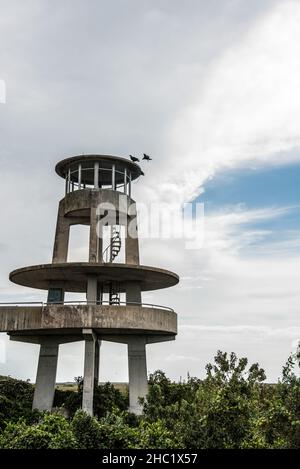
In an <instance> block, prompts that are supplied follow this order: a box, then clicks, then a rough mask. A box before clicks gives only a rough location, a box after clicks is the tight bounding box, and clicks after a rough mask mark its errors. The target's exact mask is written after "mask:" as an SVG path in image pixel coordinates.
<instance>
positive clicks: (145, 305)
mask: <svg viewBox="0 0 300 469" xmlns="http://www.w3.org/2000/svg"><path fill="white" fill-rule="evenodd" d="M31 305H32V306H41V307H42V308H44V307H46V306H51V305H61V306H64V305H66V306H72V305H73V306H76V305H79V306H80V305H87V306H89V305H96V306H106V305H107V306H117V307H118V306H140V307H142V308H153V309H164V310H166V311H171V312H174V310H173V309H172V308H169V307H168V306H162V305H156V304H152V303H139V302H136V301H120V303H119V304H118V305H115V304H114V305H112V304H111V302H110V301H105V300H104V301H87V300H82V301H58V302H51V303H47V302H43V301H22V302H15V301H14V302H9V301H6V302H2V303H0V308H1V306H31Z"/></svg>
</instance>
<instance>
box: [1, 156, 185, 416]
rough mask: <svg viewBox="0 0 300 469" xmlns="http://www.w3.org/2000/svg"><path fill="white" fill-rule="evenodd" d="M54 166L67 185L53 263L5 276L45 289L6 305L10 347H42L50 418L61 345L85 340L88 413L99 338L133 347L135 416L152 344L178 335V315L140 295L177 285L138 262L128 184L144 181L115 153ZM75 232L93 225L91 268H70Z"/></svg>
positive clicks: (42, 403)
mask: <svg viewBox="0 0 300 469" xmlns="http://www.w3.org/2000/svg"><path fill="white" fill-rule="evenodd" d="M55 169H56V173H57V174H58V175H59V176H61V177H62V178H63V179H65V197H64V198H63V199H62V200H61V201H60V202H59V207H58V217H57V225H56V234H55V242H54V249H53V258H52V263H51V264H41V265H33V266H29V267H23V268H20V269H17V270H14V271H13V272H11V274H10V276H9V278H10V280H11V281H12V282H14V283H16V284H19V285H23V286H27V287H31V288H37V289H43V290H47V292H48V297H47V301H45V303H13V304H11V303H2V304H1V305H0V331H1V332H7V333H8V334H9V336H10V339H11V340H15V341H20V342H29V343H35V344H40V353H39V362H38V369H37V376H36V386H35V393H34V400H33V408H36V409H39V410H48V411H51V409H52V406H53V398H54V390H55V380H56V370H57V361H58V351H59V345H60V344H64V343H68V342H75V341H84V342H85V352H84V386H83V398H82V408H83V409H84V410H85V411H86V412H88V413H89V414H93V391H94V386H95V384H97V383H98V381H99V351H100V344H101V341H102V340H106V341H110V342H119V343H124V344H127V348H128V369H129V402H130V410H131V412H134V413H136V414H139V413H141V407H140V405H139V399H138V398H139V397H144V396H145V395H146V393H147V365H146V345H147V344H151V343H155V342H163V341H168V340H173V339H174V338H175V335H176V334H177V315H176V313H175V312H174V311H173V310H172V309H171V308H168V307H163V306H157V305H152V304H144V303H143V302H142V292H143V291H150V290H157V289H161V288H167V287H171V286H173V285H175V284H177V283H178V281H179V278H178V276H177V275H176V274H174V273H173V272H170V271H167V270H164V269H159V268H156V267H149V266H144V265H141V264H140V261H139V240H138V233H137V212H136V204H135V201H134V200H133V199H132V197H131V191H132V187H131V186H132V181H134V180H136V179H137V178H138V177H139V176H140V175H141V174H142V171H141V169H140V167H139V166H138V165H137V164H135V163H133V162H131V161H129V160H127V159H125V158H120V157H116V156H108V155H87V156H83V155H81V156H74V157H71V158H67V159H64V160H62V161H60V162H59V163H58V164H57V165H56V168H55ZM72 225H89V226H90V236H89V257H88V259H87V260H86V262H68V261H67V259H68V247H69V233H70V227H71V226H72ZM105 243H106V245H105ZM121 257H122V259H121ZM121 260H122V261H121ZM66 292H77V293H85V294H86V300H84V301H65V294H66ZM21 361H22V357H20V362H21Z"/></svg>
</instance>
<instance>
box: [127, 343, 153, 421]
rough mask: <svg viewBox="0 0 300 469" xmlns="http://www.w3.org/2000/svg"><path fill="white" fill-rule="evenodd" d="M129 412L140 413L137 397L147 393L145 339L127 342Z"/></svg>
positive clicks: (140, 407) (140, 408)
mask: <svg viewBox="0 0 300 469" xmlns="http://www.w3.org/2000/svg"><path fill="white" fill-rule="evenodd" d="M128 371H129V410H130V412H133V413H134V414H136V415H140V414H141V413H142V406H141V405H140V404H139V397H146V395H147V392H148V381H147V362H146V339H145V338H143V337H134V336H132V337H130V339H129V340H128Z"/></svg>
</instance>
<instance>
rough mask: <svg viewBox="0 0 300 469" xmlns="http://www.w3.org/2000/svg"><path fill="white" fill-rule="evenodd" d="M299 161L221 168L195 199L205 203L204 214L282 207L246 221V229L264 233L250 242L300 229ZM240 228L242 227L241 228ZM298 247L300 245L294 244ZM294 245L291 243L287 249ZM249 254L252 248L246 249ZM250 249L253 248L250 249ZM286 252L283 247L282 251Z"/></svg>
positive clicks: (285, 235)
mask: <svg viewBox="0 0 300 469" xmlns="http://www.w3.org/2000/svg"><path fill="white" fill-rule="evenodd" d="M299 187H300V164H299V163H294V164H292V163H291V164H287V165H284V166H280V165H278V166H275V167H261V166H260V167H257V168H255V167H254V168H253V167H252V168H251V167H250V168H249V167H247V168H242V169H240V168H237V169H234V170H226V171H220V173H217V174H215V175H214V176H213V178H212V179H211V180H209V181H208V182H206V184H205V185H204V192H203V193H202V194H201V195H200V196H199V197H197V199H196V200H195V201H196V202H203V203H204V204H205V213H206V214H207V215H212V214H216V213H218V212H219V211H224V210H225V211H226V210H227V211H228V212H229V211H230V210H232V208H233V207H235V210H236V209H238V210H241V211H243V210H254V209H263V208H274V209H279V210H280V208H282V209H283V211H282V213H279V214H278V215H277V216H276V217H274V218H273V217H272V218H268V217H267V218H265V219H259V220H256V221H249V222H248V223H247V229H248V230H250V229H251V230H256V231H257V230H261V231H262V233H263V235H262V236H261V237H259V238H258V239H255V241H254V242H253V244H252V247H254V245H258V244H259V245H260V246H263V245H264V244H266V243H272V242H275V241H276V240H284V239H286V238H288V237H289V236H294V235H295V233H297V232H298V231H299V233H300V190H299ZM241 229H242V228H241ZM296 249H297V250H299V246H296ZM294 250H295V247H294V246H293V245H292V244H291V245H290V247H289V251H290V252H291V253H293V252H294ZM247 251H248V253H249V254H251V249H249V246H248V249H247ZM252 253H253V252H252ZM285 253H286V251H285Z"/></svg>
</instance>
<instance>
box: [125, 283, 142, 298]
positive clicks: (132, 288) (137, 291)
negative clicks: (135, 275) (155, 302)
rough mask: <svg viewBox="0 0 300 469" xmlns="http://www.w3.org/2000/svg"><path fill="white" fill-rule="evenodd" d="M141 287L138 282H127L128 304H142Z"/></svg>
mask: <svg viewBox="0 0 300 469" xmlns="http://www.w3.org/2000/svg"><path fill="white" fill-rule="evenodd" d="M141 302H142V294H141V287H140V285H139V284H138V283H136V282H126V303H141Z"/></svg>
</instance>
